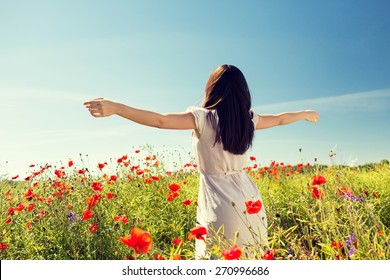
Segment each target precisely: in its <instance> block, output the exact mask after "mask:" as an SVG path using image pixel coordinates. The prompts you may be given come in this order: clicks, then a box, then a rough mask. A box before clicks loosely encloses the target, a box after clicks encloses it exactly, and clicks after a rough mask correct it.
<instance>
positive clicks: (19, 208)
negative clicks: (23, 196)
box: [16, 202, 25, 212]
mask: <svg viewBox="0 0 390 280" xmlns="http://www.w3.org/2000/svg"><path fill="white" fill-rule="evenodd" d="M24 208H25V206H24V204H23V203H22V202H21V203H19V205H18V207H17V208H16V211H18V212H22V211H23V209H24Z"/></svg>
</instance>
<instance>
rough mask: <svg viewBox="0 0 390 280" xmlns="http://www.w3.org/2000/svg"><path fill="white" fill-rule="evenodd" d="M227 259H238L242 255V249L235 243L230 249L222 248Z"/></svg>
mask: <svg viewBox="0 0 390 280" xmlns="http://www.w3.org/2000/svg"><path fill="white" fill-rule="evenodd" d="M222 256H223V258H224V259H225V260H237V259H239V258H240V257H241V249H240V248H239V247H238V246H237V245H236V244H235V245H233V246H232V247H230V249H229V250H222Z"/></svg>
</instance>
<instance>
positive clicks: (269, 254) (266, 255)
mask: <svg viewBox="0 0 390 280" xmlns="http://www.w3.org/2000/svg"><path fill="white" fill-rule="evenodd" d="M276 252H277V251H276V250H275V249H271V250H267V251H265V253H264V256H263V259H264V260H275V254H276Z"/></svg>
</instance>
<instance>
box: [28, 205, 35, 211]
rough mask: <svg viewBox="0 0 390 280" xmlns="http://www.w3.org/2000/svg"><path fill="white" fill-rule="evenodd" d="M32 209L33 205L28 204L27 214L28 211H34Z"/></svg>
mask: <svg viewBox="0 0 390 280" xmlns="http://www.w3.org/2000/svg"><path fill="white" fill-rule="evenodd" d="M34 208H35V205H34V204H32V203H31V204H29V205H28V206H27V212H30V211H32V210H34Z"/></svg>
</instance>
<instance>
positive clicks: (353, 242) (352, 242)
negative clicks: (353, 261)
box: [345, 234, 357, 247]
mask: <svg viewBox="0 0 390 280" xmlns="http://www.w3.org/2000/svg"><path fill="white" fill-rule="evenodd" d="M345 245H347V246H348V247H349V246H351V245H354V246H355V247H357V241H356V237H355V235H353V234H351V235H350V236H349V238H348V239H347V240H346V241H345Z"/></svg>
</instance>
